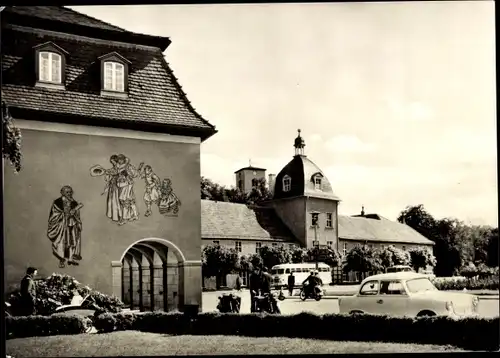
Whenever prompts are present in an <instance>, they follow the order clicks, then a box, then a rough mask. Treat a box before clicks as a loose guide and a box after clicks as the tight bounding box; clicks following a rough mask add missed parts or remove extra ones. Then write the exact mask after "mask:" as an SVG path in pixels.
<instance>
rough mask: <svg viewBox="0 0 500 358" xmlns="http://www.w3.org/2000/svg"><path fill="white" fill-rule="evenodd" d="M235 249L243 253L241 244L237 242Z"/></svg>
mask: <svg viewBox="0 0 500 358" xmlns="http://www.w3.org/2000/svg"><path fill="white" fill-rule="evenodd" d="M234 248H235V249H236V251H238V252H241V242H239V241H236V242H235V243H234Z"/></svg>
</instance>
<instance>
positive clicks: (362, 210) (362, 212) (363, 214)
mask: <svg viewBox="0 0 500 358" xmlns="http://www.w3.org/2000/svg"><path fill="white" fill-rule="evenodd" d="M361 216H365V207H364V206H362V207H361Z"/></svg>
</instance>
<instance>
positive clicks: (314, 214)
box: [311, 213, 319, 227]
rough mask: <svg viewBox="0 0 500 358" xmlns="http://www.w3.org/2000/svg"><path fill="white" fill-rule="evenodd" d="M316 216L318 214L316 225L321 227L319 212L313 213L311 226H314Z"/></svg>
mask: <svg viewBox="0 0 500 358" xmlns="http://www.w3.org/2000/svg"><path fill="white" fill-rule="evenodd" d="M315 216H316V225H317V226H318V227H319V213H311V226H314V217H315Z"/></svg>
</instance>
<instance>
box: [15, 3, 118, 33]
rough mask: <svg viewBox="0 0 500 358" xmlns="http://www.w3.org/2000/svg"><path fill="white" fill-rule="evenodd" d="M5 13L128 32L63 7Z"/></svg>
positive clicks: (37, 7) (32, 8) (22, 8)
mask: <svg viewBox="0 0 500 358" xmlns="http://www.w3.org/2000/svg"><path fill="white" fill-rule="evenodd" d="M5 11H6V12H10V13H13V14H18V15H24V16H32V17H36V18H40V19H45V20H53V21H61V22H65V23H68V24H73V25H84V26H89V27H94V28H98V29H103V30H113V31H121V32H127V31H126V30H124V29H122V28H120V27H118V26H114V25H111V24H108V23H107V22H104V21H101V20H98V19H94V18H93V17H90V16H88V15H84V14H81V13H79V12H77V11H74V10H71V9H69V8H66V7H63V6H8V7H7V8H6V9H5Z"/></svg>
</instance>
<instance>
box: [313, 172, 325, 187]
mask: <svg viewBox="0 0 500 358" xmlns="http://www.w3.org/2000/svg"><path fill="white" fill-rule="evenodd" d="M323 177H324V175H323V174H322V173H321V172H316V173H314V174H313V175H311V182H312V183H313V184H314V189H315V190H322V188H323Z"/></svg>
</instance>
